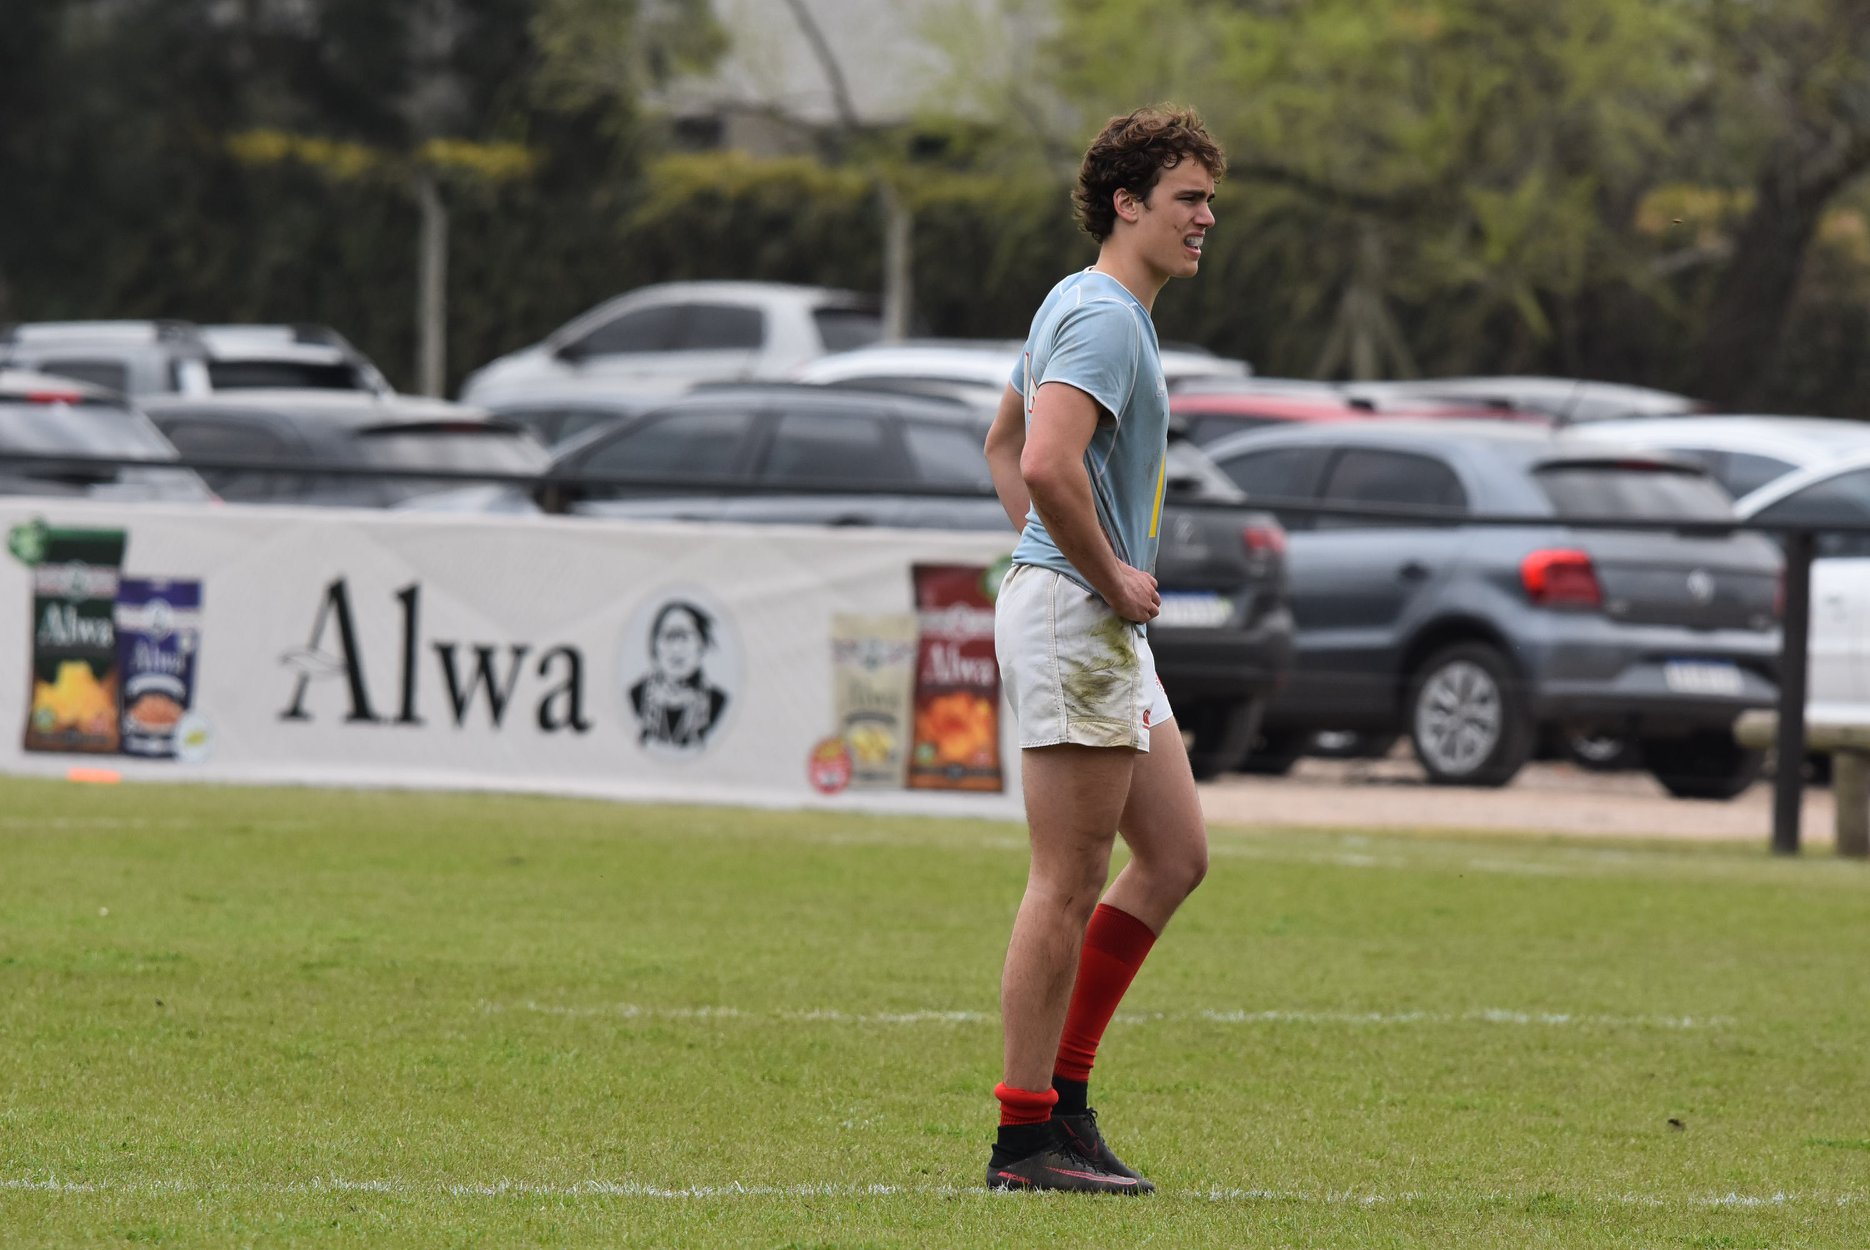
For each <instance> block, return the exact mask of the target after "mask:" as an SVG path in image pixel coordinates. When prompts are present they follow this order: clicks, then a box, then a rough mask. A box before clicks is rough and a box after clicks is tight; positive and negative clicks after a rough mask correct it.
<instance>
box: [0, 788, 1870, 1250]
mask: <svg viewBox="0 0 1870 1250" xmlns="http://www.w3.org/2000/svg"><path fill="white" fill-rule="evenodd" d="M1023 837H1024V834H1023V830H1022V829H1021V828H1019V827H1018V826H1013V825H1002V824H993V823H987V822H980V821H936V820H911V819H888V818H877V817H865V816H852V815H822V814H798V813H785V814H780V813H766V812H750V811H739V810H731V809H678V808H650V807H630V806H618V805H611V804H604V803H595V802H574V801H564V800H553V799H539V798H518V797H488V796H438V795H420V794H353V793H331V792H318V791H309V790H261V789H220V788H204V787H183V786H128V785H126V786H118V787H81V786H73V785H69V784H65V783H51V782H27V781H20V780H0V989H3V990H4V994H3V995H0V1090H3V1091H4V1092H3V1093H0V1244H4V1245H5V1246H8V1247H15V1246H36V1245H44V1246H72V1245H86V1244H127V1243H136V1244H160V1245H179V1246H205V1245H254V1246H285V1245H318V1246H340V1245H341V1246H351V1245H354V1246H370V1247H394V1246H405V1245H406V1246H422V1247H429V1246H449V1245H489V1246H496V1245H497V1246H505V1245H593V1246H597V1245H602V1246H639V1245H668V1246H699V1245H718V1246H772V1247H819V1246H846V1247H856V1246H968V1247H974V1246H1009V1247H1029V1246H1038V1245H1051V1244H1060V1245H1074V1246H1098V1247H1131V1246H1139V1247H1140V1246H1155V1247H1179V1246H1255V1247H1262V1246H1308V1247H1310V1246H1358V1247H1364V1246H1370V1247H1390V1246H1423V1247H1472V1246H1501V1247H1546V1246H1552V1247H1591V1248H1593V1250H1599V1248H1602V1247H1607V1246H1644V1247H1650V1246H1685V1247H1780V1246H1786V1247H1791V1246H1800V1247H1806V1246H1837V1247H1862V1246H1864V1245H1865V1244H1866V1243H1867V1242H1870V1061H1867V1058H1866V1056H1867V1055H1870V994H1866V993H1865V986H1866V984H1867V983H1870V975H1867V973H1870V873H1867V871H1866V869H1865V867H1864V866H1862V865H1853V864H1844V863H1840V862H1837V861H1835V860H1832V859H1830V858H1829V857H1821V856H1808V857H1807V858H1805V859H1803V860H1799V861H1783V860H1773V859H1771V858H1770V857H1769V856H1767V854H1766V853H1765V850H1764V846H1763V843H1764V838H1763V837H1762V846H1761V847H1759V848H1744V849H1742V848H1734V847H1731V846H1728V847H1702V846H1694V847H1688V846H1679V845H1677V846H1668V847H1660V846H1622V845H1606V844H1587V843H1565V842H1528V841H1525V840H1521V839H1513V838H1504V837H1501V838H1473V837H1469V838H1456V837H1451V836H1450V837H1440V836H1436V835H1434V834H1433V833H1431V832H1426V831H1425V832H1423V833H1420V834H1418V835H1414V836H1362V835H1358V834H1357V833H1356V832H1355V831H1345V832H1343V833H1339V834H1319V833H1303V834H1301V833H1293V832H1285V831H1278V830H1238V829H1222V830H1216V831H1215V833H1214V843H1215V856H1214V867H1213V871H1212V873H1211V874H1210V876H1209V878H1208V881H1207V883H1206V884H1205V885H1204V886H1203V888H1202V889H1201V891H1200V892H1199V893H1198V894H1197V895H1196V896H1195V898H1194V899H1193V900H1191V902H1190V903H1189V905H1188V907H1187V909H1186V910H1185V911H1184V912H1183V914H1182V915H1181V916H1180V917H1178V919H1177V921H1176V923H1175V925H1174V926H1173V927H1172V928H1171V930H1170V932H1169V935H1168V937H1167V938H1166V939H1165V941H1164V942H1163V943H1162V944H1161V945H1160V946H1159V947H1158V948H1157V951H1156V953H1155V954H1154V955H1153V956H1152V958H1151V960H1150V963H1149V964H1148V965H1147V966H1146V967H1145V968H1144V970H1143V974H1142V976H1141V978H1140V979H1139V980H1138V982H1137V984H1136V986H1135V988H1134V989H1133V990H1132V992H1131V994H1130V997H1129V999H1128V1000H1127V1001H1126V1003H1125V1007H1124V1014H1123V1015H1121V1016H1120V1017H1119V1019H1118V1021H1117V1022H1116V1023H1115V1024H1114V1025H1113V1027H1112V1029H1111V1032H1110V1034H1109V1035H1108V1037H1107V1039H1106V1043H1105V1050H1104V1057H1103V1059H1102V1060H1101V1061H1100V1064H1099V1070H1098V1073H1097V1076H1096V1079H1095V1081H1094V1084H1093V1093H1094V1097H1095V1101H1097V1102H1098V1104H1099V1105H1100V1110H1101V1112H1102V1117H1103V1121H1104V1124H1105V1126H1106V1129H1107V1131H1109V1132H1110V1134H1111V1136H1112V1139H1113V1141H1114V1142H1115V1144H1116V1145H1117V1147H1118V1149H1119V1150H1120V1151H1121V1152H1122V1153H1123V1154H1125V1155H1126V1156H1127V1157H1129V1158H1130V1159H1131V1161H1132V1162H1134V1163H1136V1164H1138V1165H1139V1166H1141V1167H1143V1168H1144V1170H1145V1171H1147V1172H1148V1173H1149V1174H1150V1175H1151V1176H1152V1177H1153V1178H1154V1179H1155V1180H1156V1181H1157V1182H1158V1183H1159V1184H1161V1186H1162V1189H1163V1192H1162V1193H1161V1194H1159V1195H1157V1196H1155V1197H1154V1198H1150V1199H1132V1200H1125V1199H1086V1198H1063V1197H1057V1196H1031V1195H989V1194H987V1193H986V1192H985V1191H984V1190H982V1189H981V1188H980V1186H981V1174H982V1171H983V1167H984V1164H985V1159H986V1147H987V1141H988V1139H989V1137H990V1136H991V1133H992V1122H993V1117H994V1112H995V1109H994V1105H993V1102H992V1098H991V1094H990V1090H991V1087H992V1085H993V1083H994V1081H995V1080H996V1079H997V1077H998V1054H999V1027H998V1023H997V1020H996V1016H995V993H996V984H997V979H998V973H999V964H1000V957H1001V953H1002V951H1003V949H1004V945H1005V941H1006V934H1007V927H1008V924H1009V922H1010V918H1011V915H1012V911H1013V908H1014V906H1015V903H1016V901H1017V898H1018V894H1019V890H1020V886H1021V883H1022V881H1023V876H1024V849H1023V847H1024V842H1023Z"/></svg>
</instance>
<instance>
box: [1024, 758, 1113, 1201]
mask: <svg viewBox="0 0 1870 1250" xmlns="http://www.w3.org/2000/svg"><path fill="white" fill-rule="evenodd" d="M1134 760H1135V753H1134V752H1132V751H1130V750H1128V749H1125V748H1113V747H1087V746H1073V745H1061V746H1051V747H1038V748H1030V749H1027V750H1025V751H1023V752H1022V753H1021V756H1020V769H1021V773H1022V779H1023V782H1024V789H1025V796H1026V810H1027V811H1028V813H1030V816H1029V823H1030V825H1031V830H1032V832H1031V844H1032V856H1031V862H1030V867H1029V869H1028V873H1027V879H1026V892H1025V895H1024V896H1023V897H1022V898H1021V900H1020V906H1019V913H1018V916H1017V917H1016V918H1015V920H1014V922H1013V936H1012V940H1011V941H1010V942H1009V943H1008V944H1007V955H1006V967H1005V970H1004V971H1003V973H1002V977H1001V986H1000V1011H1001V1019H1002V1022H1003V1025H1004V1028H1005V1036H1006V1054H1005V1058H1006V1066H1005V1079H1004V1080H1002V1081H1001V1083H1000V1085H999V1086H998V1087H997V1088H996V1089H995V1090H994V1094H995V1096H996V1097H997V1098H998V1099H999V1100H1000V1105H1001V1123H1000V1130H999V1134H998V1137H997V1138H996V1140H995V1143H994V1152H993V1157H992V1159H991V1160H990V1162H989V1164H988V1169H987V1175H988V1184H989V1185H990V1186H992V1187H995V1188H1003V1189H1012V1188H1034V1189H1077V1190H1082V1191H1087V1192H1100V1193H1125V1192H1130V1193H1134V1192H1144V1191H1146V1190H1147V1189H1148V1188H1150V1187H1149V1186H1148V1185H1147V1183H1146V1182H1142V1181H1140V1180H1138V1179H1137V1178H1135V1177H1132V1176H1127V1175H1126V1176H1117V1175H1112V1174H1109V1173H1108V1172H1106V1171H1104V1170H1102V1169H1099V1168H1095V1167H1092V1166H1089V1164H1088V1163H1087V1161H1086V1160H1084V1159H1082V1158H1080V1157H1078V1156H1076V1155H1074V1154H1072V1153H1070V1152H1069V1151H1066V1150H1063V1149H1061V1146H1060V1142H1059V1138H1058V1133H1057V1126H1056V1125H1054V1124H1053V1123H1052V1115H1051V1113H1052V1104H1053V1102H1054V1101H1055V1100H1056V1095H1055V1094H1054V1093H1053V1091H1052V1066H1053V1059H1054V1056H1056V1054H1057V1053H1058V1043H1059V1033H1060V1030H1061V1029H1062V1028H1063V1026H1064V1020H1065V1008H1066V1005H1067V1003H1068V1002H1069V1001H1070V997H1071V992H1072V984H1073V981H1074V979H1075V977H1076V975H1077V968H1078V959H1079V952H1080V948H1081V946H1082V944H1083V939H1084V932H1085V926H1086V924H1087V923H1088V922H1089V920H1090V916H1091V912H1092V910H1093V908H1095V907H1096V905H1097V896H1098V893H1099V891H1101V890H1102V889H1103V887H1104V883H1105V882H1106V881H1107V880H1108V879H1109V872H1110V851H1111V846H1112V844H1113V842H1114V841H1115V832H1116V827H1117V822H1118V820H1119V818H1120V817H1121V815H1122V812H1123V807H1124V803H1125V801H1126V796H1127V794H1128V792H1129V783H1130V775H1131V771H1132V768H1133V764H1134Z"/></svg>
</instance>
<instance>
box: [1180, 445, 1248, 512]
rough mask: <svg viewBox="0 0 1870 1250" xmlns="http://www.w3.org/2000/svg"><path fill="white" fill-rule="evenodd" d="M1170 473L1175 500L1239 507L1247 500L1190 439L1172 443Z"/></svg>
mask: <svg viewBox="0 0 1870 1250" xmlns="http://www.w3.org/2000/svg"><path fill="white" fill-rule="evenodd" d="M1166 471H1167V474H1168V477H1167V479H1166V481H1167V486H1168V493H1169V494H1170V495H1171V496H1172V497H1174V498H1177V499H1215V500H1226V501H1229V502H1236V503H1237V502H1239V501H1240V500H1243V499H1245V498H1246V493H1245V492H1244V491H1242V490H1241V489H1240V487H1238V486H1236V485H1235V484H1234V480H1233V479H1232V478H1230V477H1228V476H1227V474H1226V473H1224V472H1222V470H1221V466H1220V465H1218V464H1216V463H1214V461H1213V460H1211V459H1210V458H1209V457H1208V454H1207V453H1206V452H1204V451H1202V450H1201V449H1200V448H1199V447H1197V446H1195V444H1194V443H1192V442H1190V441H1188V440H1186V439H1180V438H1172V439H1170V440H1169V455H1168V462H1167V465H1166Z"/></svg>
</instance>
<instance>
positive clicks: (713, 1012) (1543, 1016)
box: [481, 1002, 1734, 1030]
mask: <svg viewBox="0 0 1870 1250" xmlns="http://www.w3.org/2000/svg"><path fill="white" fill-rule="evenodd" d="M481 1010H482V1011H484V1012H485V1013H487V1014H488V1015H499V1014H501V1013H503V1012H525V1013H529V1014H534V1015H545V1016H570V1017H581V1018H590V1017H601V1018H606V1019H615V1020H748V1021H764V1020H786V1021H797V1022H800V1023H807V1024H854V1025H870V1024H880V1025H891V1024H998V1023H999V1020H1000V1017H999V1015H998V1014H997V1013H994V1012H988V1011H879V1012H853V1011H833V1010H829V1009H823V1008H814V1009H811V1010H787V1009H784V1008H775V1009H770V1010H759V1011H754V1010H746V1009H743V1008H740V1007H644V1006H640V1005H638V1004H635V1003H612V1004H607V1005H606V1004H599V1005H596V1006H581V1005H576V1004H556V1003H539V1002H523V1003H491V1002H490V1003H482V1004H481ZM1114 1023H1117V1024H1164V1023H1166V1024H1183V1023H1199V1024H1244V1025H1253V1024H1343V1025H1353V1026H1360V1027H1386V1026H1402V1025H1415V1024H1428V1025H1437V1024H1505V1025H1518V1026H1534V1027H1542V1028H1566V1027H1574V1026H1576V1027H1585V1028H1641V1029H1674V1030H1688V1029H1723V1028H1727V1027H1729V1026H1731V1025H1732V1024H1733V1023H1734V1019H1733V1017H1732V1016H1598V1015H1589V1014H1580V1013H1573V1012H1553V1011H1507V1010H1504V1009H1501V1008H1493V1007H1489V1008H1480V1009H1477V1010H1474V1011H1459V1012H1449V1011H1392V1012H1385V1011H1277V1010H1275V1011H1215V1010H1207V1011H1188V1012H1170V1011H1120V1012H1118V1013H1117V1016H1116V1019H1115V1021H1114Z"/></svg>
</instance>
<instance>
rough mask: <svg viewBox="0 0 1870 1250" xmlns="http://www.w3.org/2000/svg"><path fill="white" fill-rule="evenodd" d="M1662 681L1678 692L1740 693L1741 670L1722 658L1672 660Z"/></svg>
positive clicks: (1664, 669) (1665, 670) (1665, 669)
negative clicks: (1721, 659)
mask: <svg viewBox="0 0 1870 1250" xmlns="http://www.w3.org/2000/svg"><path fill="white" fill-rule="evenodd" d="M1662 682H1663V684H1664V685H1666V686H1667V687H1668V688H1669V689H1671V690H1673V691H1675V693H1677V694H1739V693H1740V688H1741V683H1740V670H1739V668H1737V667H1735V666H1734V665H1732V664H1728V663H1725V662H1723V661H1720V660H1670V661H1669V662H1668V663H1667V664H1664V665H1663V666H1662Z"/></svg>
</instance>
